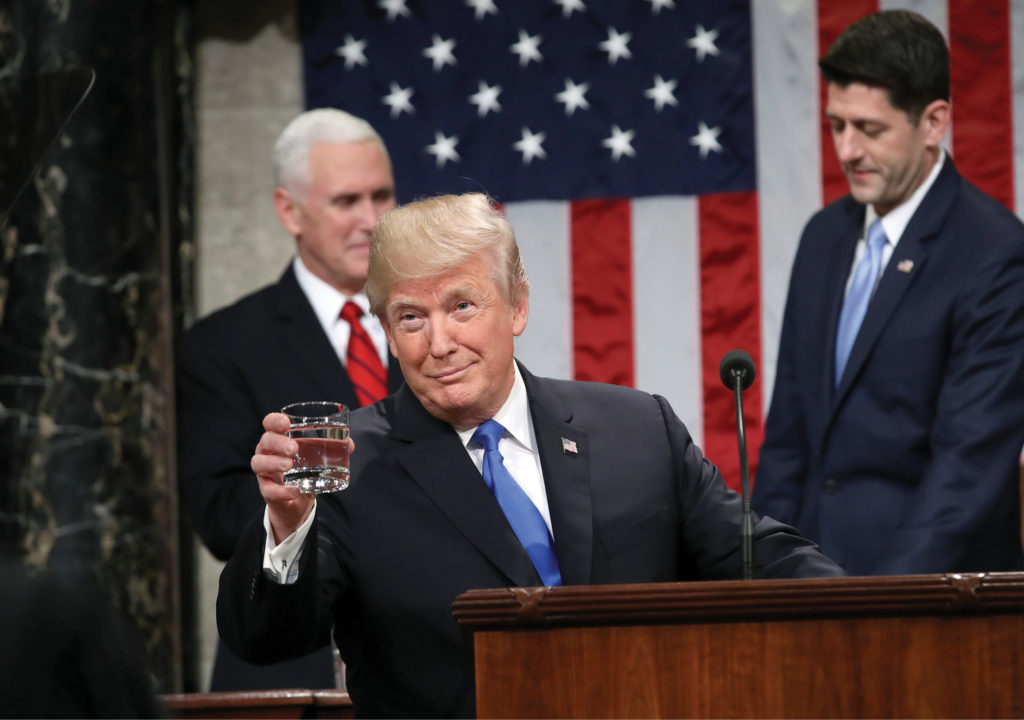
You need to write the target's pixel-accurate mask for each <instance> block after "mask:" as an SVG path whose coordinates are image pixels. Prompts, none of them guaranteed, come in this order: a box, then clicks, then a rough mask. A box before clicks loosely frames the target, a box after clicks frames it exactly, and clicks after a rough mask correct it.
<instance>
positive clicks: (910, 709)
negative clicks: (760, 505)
mask: <svg viewBox="0 0 1024 720" xmlns="http://www.w3.org/2000/svg"><path fill="white" fill-rule="evenodd" d="M454 612H455V617H456V619H457V620H458V622H459V623H460V625H461V626H462V628H463V629H464V630H465V631H466V633H467V637H468V638H469V640H470V642H471V644H472V647H473V651H474V667H475V673H476V692H477V713H478V715H479V717H481V718H498V717H533V718H544V717H548V718H552V717H560V718H573V717H576V718H579V717H587V718H601V717H620V718H626V717H628V718H640V717H644V718H659V717H678V718H757V717H761V718H854V717H856V718H917V717H929V718H966V717H969V718H997V717H1017V718H1020V717H1024V573H990V574H964V575H908V576H901V577H872V578H865V577H853V578H837V579H816V580H757V581H746V582H743V581H727V582H696V583H666V584H650V585H607V586H583V587H561V588H508V589H502V590H472V591H469V592H466V593H463V594H462V595H460V596H459V598H458V600H457V601H456V602H455V605H454Z"/></svg>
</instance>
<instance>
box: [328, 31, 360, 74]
mask: <svg viewBox="0 0 1024 720" xmlns="http://www.w3.org/2000/svg"><path fill="white" fill-rule="evenodd" d="M365 49H366V41H365V40H356V39H355V38H354V37H352V36H351V35H346V36H345V44H344V45H339V46H338V47H336V48H335V49H334V53H335V54H336V55H338V56H339V57H343V58H345V69H346V70H351V69H352V68H354V67H355V66H356V65H366V64H367V62H366V55H365V54H363V50H365Z"/></svg>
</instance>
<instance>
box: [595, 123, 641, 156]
mask: <svg viewBox="0 0 1024 720" xmlns="http://www.w3.org/2000/svg"><path fill="white" fill-rule="evenodd" d="M635 134H636V133H634V132H633V131H632V130H622V129H620V128H619V126H618V125H612V134H611V136H610V137H607V138H605V139H604V140H602V141H601V145H603V146H604V147H606V148H609V149H610V150H611V151H612V160H615V161H618V159H619V158H620V157H622V156H623V155H629V156H630V157H633V156H634V155H636V151H635V150H634V149H633V136H634V135H635Z"/></svg>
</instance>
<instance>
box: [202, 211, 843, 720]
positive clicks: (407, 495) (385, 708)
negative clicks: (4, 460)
mask: <svg viewBox="0 0 1024 720" xmlns="http://www.w3.org/2000/svg"><path fill="white" fill-rule="evenodd" d="M528 287H529V283H528V280H527V277H526V274H525V271H524V269H523V266H522V262H521V259H520V256H519V251H518V248H517V247H516V243H515V238H514V236H513V234H512V229H511V227H510V226H509V224H508V221H507V220H505V218H504V216H503V215H502V214H501V213H500V211H498V210H497V209H496V208H495V207H493V206H492V205H491V203H490V202H489V201H488V199H487V198H486V197H485V196H483V195H479V194H471V195H462V196H444V197H440V198H432V199H428V200H423V201H420V202H416V203H412V204H410V205H407V206H404V207H402V208H399V209H397V210H393V211H391V212H390V213H388V214H387V215H385V216H384V217H383V218H382V219H381V221H380V222H379V223H378V225H377V227H376V229H375V230H374V233H373V237H372V249H371V261H370V275H369V278H368V281H367V294H368V296H369V297H370V302H371V307H372V309H373V312H374V314H375V315H376V316H377V317H379V318H381V321H382V324H383V326H384V328H385V331H386V333H387V336H388V343H389V345H390V347H391V351H392V353H393V354H394V355H395V356H396V357H397V358H398V360H399V363H400V364H401V367H402V371H403V374H404V376H405V379H406V383H407V385H406V386H405V387H403V388H401V389H400V390H399V391H398V392H397V393H395V394H393V395H391V396H389V397H388V398H386V399H385V400H384V401H383V402H381V403H377V404H376V405H374V406H372V407H369V408H362V409H360V410H357V411H356V412H355V413H353V415H352V418H351V426H352V433H353V437H354V441H355V451H354V453H353V455H352V465H351V468H352V485H351V486H350V487H349V489H347V490H345V491H344V492H340V493H336V494H333V495H321V496H318V497H316V500H315V502H314V500H313V497H312V496H307V495H300V494H299V493H298V492H297V491H296V490H295V489H294V488H291V487H287V486H284V485H283V484H282V472H283V470H284V469H285V468H287V467H290V465H291V459H290V458H291V454H292V453H293V452H294V451H295V449H296V447H295V443H294V441H292V440H290V439H288V438H287V437H285V436H284V435H283V434H282V433H283V432H284V431H285V430H286V429H287V427H288V422H287V418H286V417H285V416H283V415H281V414H279V413H275V414H271V415H268V416H267V417H266V418H265V419H264V427H265V428H266V429H267V432H266V433H264V435H263V437H262V438H261V440H260V442H259V444H258V446H257V448H256V454H255V456H254V457H253V459H252V466H253V469H254V470H255V471H256V473H257V478H258V479H259V482H260V490H261V492H262V493H263V497H264V499H265V500H266V505H267V507H266V512H265V513H264V514H262V515H257V516H255V517H254V518H253V522H252V523H251V524H250V525H249V527H248V528H247V529H246V531H245V536H244V538H243V540H242V542H241V543H240V545H239V548H238V551H237V552H236V553H235V555H234V557H233V558H232V559H231V561H230V562H229V563H228V564H227V566H226V567H225V569H224V572H223V573H222V575H221V584H220V594H219V596H218V603H217V617H218V627H219V628H220V632H221V635H222V637H223V638H224V640H225V642H227V643H228V644H229V645H230V646H231V647H232V648H233V649H234V650H235V651H236V652H238V653H239V654H241V655H243V656H244V657H247V658H249V659H251V660H253V661H256V662H269V661H273V660H276V659H279V658H280V657H282V656H288V655H294V654H300V653H304V652H308V651H309V650H311V649H312V648H315V647H318V646H321V645H323V644H325V643H327V642H328V641H329V639H330V633H331V631H332V627H333V633H334V638H335V641H336V642H337V644H338V646H339V647H340V648H341V653H342V656H343V657H344V658H345V662H346V665H347V668H348V671H349V673H348V689H349V692H350V693H351V696H352V699H353V701H354V703H355V705H356V710H357V712H358V713H359V714H360V715H365V716H385V717H396V716H419V717H444V716H451V715H456V716H469V715H472V714H473V712H474V699H473V682H472V673H471V670H470V659H469V656H468V654H467V653H466V650H465V648H464V647H463V644H462V637H461V634H460V631H459V629H458V626H457V624H456V622H455V620H454V618H453V616H452V603H453V602H454V600H455V599H456V597H457V596H458V595H459V593H461V592H463V591H465V590H468V589H470V588H488V587H507V586H511V585H518V586H536V585H541V584H545V585H558V584H600V583H627V582H661V581H678V580H690V579H715V578H735V577H738V576H739V575H740V569H741V562H740V560H741V554H742V553H741V541H740V525H741V514H742V513H741V505H742V503H741V501H740V498H739V497H738V496H737V495H736V494H735V493H733V492H732V491H730V490H728V489H727V488H726V486H725V484H724V482H723V481H722V478H721V476H720V475H719V473H718V470H717V469H716V468H715V467H714V466H713V465H712V464H711V463H709V462H708V461H707V460H706V459H705V458H704V457H703V456H702V455H701V452H700V450H699V449H698V448H697V447H696V446H695V445H694V443H693V441H692V439H691V438H690V435H689V433H688V432H687V430H686V428H685V427H684V426H683V424H682V422H680V420H679V419H678V418H677V417H676V416H675V414H674V413H673V412H672V409H671V408H670V407H669V405H668V403H667V402H666V401H665V400H664V399H662V398H660V397H657V396H652V395H648V394H646V393H643V392H640V391H637V390H632V389H628V388H622V387H616V386H611V385H602V384H597V383H582V382H570V381H562V380H550V379H542V378H537V377H534V376H533V375H532V374H531V373H530V372H528V371H527V370H526V368H524V367H522V366H521V365H518V364H517V363H516V362H515V360H514V359H513V340H514V338H515V337H516V336H518V335H519V334H520V333H522V331H523V330H524V329H525V327H526V320H527V315H528V312H529V292H528ZM272 341H273V339H272V338H271V342H272ZM754 535H755V537H754V542H753V549H754V562H755V566H756V572H757V575H758V576H759V577H795V576H796V577H798V576H811V575H836V574H841V571H840V570H839V568H838V567H837V566H836V565H835V564H834V563H832V562H831V561H830V560H829V559H828V558H826V557H824V556H823V555H821V554H820V553H819V552H818V551H817V549H816V548H815V547H814V546H813V545H812V544H811V543H810V542H808V541H807V540H806V539H804V538H803V537H801V536H800V535H799V534H798V533H796V532H795V531H794V530H792V529H791V528H788V527H786V526H783V525H781V524H779V523H777V522H775V521H773V520H770V519H768V518H762V519H759V520H758V521H757V522H756V525H755V530H754Z"/></svg>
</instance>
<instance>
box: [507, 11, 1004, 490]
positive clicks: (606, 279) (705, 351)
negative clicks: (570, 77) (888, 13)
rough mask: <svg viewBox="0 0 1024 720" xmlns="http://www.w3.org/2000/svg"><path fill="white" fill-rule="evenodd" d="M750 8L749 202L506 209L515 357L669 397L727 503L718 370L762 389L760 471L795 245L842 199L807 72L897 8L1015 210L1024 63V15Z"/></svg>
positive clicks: (726, 440)
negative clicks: (521, 300)
mask: <svg viewBox="0 0 1024 720" xmlns="http://www.w3.org/2000/svg"><path fill="white" fill-rule="evenodd" d="M751 5H752V21H753V26H754V27H753V30H754V32H753V38H754V84H755V88H756V90H755V92H756V95H755V103H756V123H757V131H756V132H757V144H758V149H757V161H758V191H757V192H750V193H734V194H727V195H715V196H703V197H665V198H649V199H642V200H635V201H628V200H617V201H616V200H605V201H582V202H574V203H562V202H525V203H510V204H508V205H507V206H506V207H505V211H506V213H507V215H508V217H509V219H510V221H511V222H512V225H513V227H514V228H515V231H516V237H517V239H518V240H519V244H520V247H521V249H522V253H523V258H524V261H525V263H526V269H527V272H528V273H529V275H530V282H531V294H530V300H531V302H530V305H531V309H532V313H531V316H530V320H529V323H528V325H527V329H526V332H525V333H524V334H523V336H522V337H521V338H520V339H519V340H518V342H517V349H516V354H517V356H518V357H519V358H520V359H521V360H523V362H525V363H526V365H527V367H529V368H530V369H531V370H532V371H533V372H535V373H538V374H541V375H546V376H551V377H562V378H577V379H582V380H601V381H605V382H614V383H619V384H623V385H631V386H635V387H638V388H641V389H643V390H647V391H651V392H657V393H659V394H661V395H664V396H665V397H667V398H668V399H669V401H670V402H671V403H672V406H673V408H674V409H675V410H676V412H677V413H678V414H679V416H680V417H681V418H682V419H683V421H684V422H685V423H686V425H687V426H688V427H689V428H690V431H691V432H692V433H693V435H694V438H695V439H696V441H697V442H698V443H699V444H700V445H701V446H702V447H703V448H704V450H705V453H706V454H707V455H708V457H710V458H712V460H713V461H714V462H715V463H716V464H718V466H719V467H720V468H721V470H722V472H723V474H724V475H725V478H726V481H727V482H728V483H729V484H730V485H731V486H732V487H738V486H739V460H738V453H737V447H736V439H735V421H734V418H733V397H732V394H731V393H729V392H728V391H727V390H726V389H725V388H724V387H723V386H722V384H721V381H720V380H719V378H718V363H719V361H720V360H721V357H722V355H724V354H725V352H727V351H728V350H731V349H733V348H743V349H745V350H747V351H748V352H749V353H750V354H751V355H752V356H753V357H754V359H755V362H756V363H757V370H758V378H757V381H756V382H755V383H754V385H753V387H751V389H750V390H748V391H747V392H746V393H744V400H745V404H746V418H745V422H746V429H747V443H748V447H749V454H750V460H751V467H752V468H755V467H756V462H757V451H758V448H759V446H760V442H761V438H762V422H763V417H764V414H765V409H766V407H767V404H768V401H769V399H770V394H771V388H772V383H773V381H774V376H775V360H776V355H777V347H778V340H779V330H780V325H781V315H782V311H783V305H784V303H785V295H786V289H787V284H788V282H789V269H790V263H791V262H792V258H793V254H794V253H795V251H796V245H797V241H798V239H799V235H800V231H801V229H802V227H803V225H804V223H805V222H806V221H807V219H808V218H809V217H810V215H811V214H812V213H813V212H814V211H815V210H817V209H819V208H820V207H822V205H823V203H825V202H827V201H831V200H833V199H835V198H837V197H840V196H841V195H843V194H845V193H846V192H847V188H846V182H845V180H844V178H843V176H842V173H841V172H840V171H839V168H838V164H837V162H836V160H835V153H834V152H833V149H832V144H831V140H830V139H829V137H828V133H827V128H826V126H825V125H824V122H823V119H822V114H821V106H822V92H823V87H822V83H821V80H820V76H819V73H818V69H817V65H816V62H817V58H818V57H819V56H820V52H823V49H824V48H827V46H828V44H829V43H831V41H832V40H834V39H835V37H836V36H837V35H838V34H839V33H840V32H841V31H842V29H843V28H845V27H846V26H847V25H849V24H850V23H851V22H853V21H854V20H856V19H858V18H859V17H862V16H863V15H866V14H868V13H870V12H873V11H875V10H878V9H892V8H908V9H912V10H915V11H917V12H919V13H921V14H922V15H924V16H925V17H927V18H928V19H930V20H931V21H932V22H933V23H935V24H936V25H937V26H938V27H939V28H940V29H941V30H942V31H943V33H944V34H945V35H946V37H947V38H948V39H949V40H950V50H951V58H952V70H953V72H952V81H953V122H952V131H951V133H950V136H949V137H948V138H947V147H949V149H950V151H951V152H952V154H953V155H954V156H955V159H956V163H957V167H958V168H959V169H960V171H961V172H962V173H963V174H964V175H965V176H966V177H967V178H968V179H970V180H971V181H973V182H974V183H975V184H977V185H978V186H980V187H981V188H982V189H983V190H985V191H986V192H988V193H989V194H991V195H993V196H994V197H996V198H998V199H1000V200H1002V201H1003V202H1005V203H1006V204H1007V205H1008V206H1011V207H1015V208H1024V197H1022V193H1024V182H1022V180H1021V177H1020V173H1021V168H1022V167H1024V62H1018V63H1017V64H1016V66H1017V67H1016V69H1015V65H1014V63H1013V57H1014V52H1015V50H1018V51H1019V49H1022V48H1024V0H1012V2H1011V0H917V1H916V2H914V1H907V0H904V1H903V2H892V1H888V0H883V1H882V2H879V0H841V1H840V0H817V1H815V0H786V1H785V2H784V1H783V0H765V1H762V0H754V1H753V2H752V3H751ZM819 48H820V49H821V50H819ZM1014 88H1018V91H1017V92H1016V93H1014V92H1013V89H1014ZM608 412H610V413H614V412H615V408H608Z"/></svg>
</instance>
